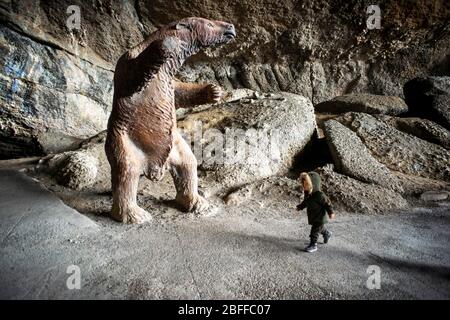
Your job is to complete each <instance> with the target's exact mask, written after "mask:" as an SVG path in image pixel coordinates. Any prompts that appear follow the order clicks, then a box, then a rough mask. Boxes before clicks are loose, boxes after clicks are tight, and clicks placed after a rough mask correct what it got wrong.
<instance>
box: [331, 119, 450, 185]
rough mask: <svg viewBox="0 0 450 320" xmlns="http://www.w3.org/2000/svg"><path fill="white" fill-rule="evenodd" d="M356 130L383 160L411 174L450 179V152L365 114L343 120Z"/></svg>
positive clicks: (342, 120) (373, 153)
mask: <svg viewBox="0 0 450 320" xmlns="http://www.w3.org/2000/svg"><path fill="white" fill-rule="evenodd" d="M339 121H341V122H343V123H345V124H346V125H347V126H348V127H349V128H350V129H352V130H353V131H354V132H355V133H356V134H357V135H358V136H359V138H360V139H361V140H362V141H363V142H364V144H365V145H366V147H367V148H368V149H369V150H370V152H371V154H372V155H374V156H375V157H376V158H377V159H378V161H379V162H381V163H383V164H385V165H386V166H387V167H388V168H389V169H391V170H395V171H399V172H403V173H405V174H410V175H419V176H421V177H425V178H430V179H437V180H444V181H450V151H449V150H446V149H445V148H443V147H440V146H438V145H436V144H433V143H430V142H427V141H425V140H422V139H419V138H417V137H415V136H413V135H410V134H407V133H404V132H402V131H399V130H397V129H396V128H394V127H393V126H390V125H389V124H387V123H385V122H383V121H380V120H377V119H376V118H375V117H373V116H371V115H369V114H365V113H350V114H348V115H346V116H345V117H342V118H341V119H339Z"/></svg>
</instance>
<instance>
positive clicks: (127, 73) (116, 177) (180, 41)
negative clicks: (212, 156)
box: [105, 18, 236, 223]
mask: <svg viewBox="0 0 450 320" xmlns="http://www.w3.org/2000/svg"><path fill="white" fill-rule="evenodd" d="M235 35H236V34H235V30H234V26H233V25H232V24H229V23H226V22H222V21H210V20H207V19H202V18H187V19H183V20H180V21H178V22H174V23H171V24H169V25H167V26H164V27H162V28H161V29H159V30H158V31H156V32H154V33H153V34H151V35H150V36H149V38H148V39H146V40H145V41H143V42H142V43H140V44H139V45H137V46H136V47H134V48H133V49H131V50H129V51H128V52H126V53H125V54H124V55H123V56H122V57H121V58H120V59H119V61H118V62H117V66H116V71H115V74H114V98H113V109H112V112H111V116H110V118H109V122H108V134H107V139H106V144H105V150H106V154H107V156H108V161H109V163H110V165H111V176H112V178H111V179H112V192H113V207H112V216H113V218H114V219H116V220H119V221H122V222H131V223H142V222H145V221H147V220H149V219H150V218H151V217H150V215H149V214H148V213H147V212H146V211H145V210H143V209H141V208H139V207H138V205H137V203H136V194H137V186H138V182H139V177H140V176H141V175H143V174H144V175H145V176H146V177H147V178H149V179H151V180H160V179H161V178H162V176H163V174H164V171H165V169H167V168H168V169H169V171H170V173H171V174H172V176H173V179H174V183H175V187H176V190H177V197H176V200H177V202H178V203H179V204H180V206H181V207H182V209H184V210H186V211H191V210H201V209H203V208H204V207H206V204H207V202H206V200H205V199H203V198H202V197H201V196H200V195H199V194H198V191H197V162H196V159H195V156H194V155H193V154H192V152H191V149H190V148H189V146H188V145H187V143H186V142H185V141H184V140H183V138H182V137H181V136H180V134H179V133H178V132H177V130H176V128H177V127H176V114H175V108H176V107H184V108H189V107H193V106H195V105H198V104H203V103H213V102H217V101H218V100H219V99H220V97H221V95H222V91H221V89H220V88H219V87H217V86H214V85H209V84H187V83H181V82H178V81H175V80H174V75H175V74H176V72H177V71H178V69H179V68H180V67H181V66H182V64H183V63H184V61H185V59H186V58H188V57H189V56H191V55H193V54H195V53H197V52H199V51H200V50H202V49H204V48H207V47H210V46H214V45H219V44H224V43H227V42H229V41H231V40H232V39H233V38H234V37H235Z"/></svg>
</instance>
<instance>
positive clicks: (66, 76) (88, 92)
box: [0, 26, 113, 158]
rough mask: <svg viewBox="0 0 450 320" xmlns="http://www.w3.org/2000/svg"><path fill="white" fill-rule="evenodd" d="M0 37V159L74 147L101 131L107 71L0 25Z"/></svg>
mask: <svg viewBox="0 0 450 320" xmlns="http://www.w3.org/2000/svg"><path fill="white" fill-rule="evenodd" d="M0 39H1V43H2V45H1V47H0V50H1V53H0V68H1V70H2V73H0V87H1V90H0V91H1V94H0V104H1V105H0V115H1V116H0V140H2V141H3V142H2V143H1V144H0V158H6V157H19V156H26V155H32V154H36V153H38V154H39V153H53V152H58V151H61V150H64V149H70V148H74V147H77V143H79V142H80V141H81V139H83V138H88V137H90V136H92V135H95V134H97V133H98V132H99V131H102V130H104V129H105V128H106V122H107V119H108V116H109V111H110V109H111V101H112V76H113V73H112V72H111V71H109V70H106V69H104V68H101V67H99V66H95V65H93V64H92V63H90V62H88V61H85V60H82V59H79V58H76V57H74V56H73V55H70V54H68V53H66V52H64V51H62V50H57V49H55V48H52V47H49V46H46V45H43V44H41V43H38V42H35V41H32V40H30V39H29V38H28V37H24V36H22V35H21V34H19V33H16V32H14V31H11V30H10V29H8V28H5V27H4V26H1V27H0ZM4 139H5V140H4Z"/></svg>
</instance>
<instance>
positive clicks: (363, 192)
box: [316, 166, 409, 213]
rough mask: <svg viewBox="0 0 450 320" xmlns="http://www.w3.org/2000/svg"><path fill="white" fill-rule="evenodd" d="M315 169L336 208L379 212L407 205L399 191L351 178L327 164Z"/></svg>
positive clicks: (361, 211)
mask: <svg viewBox="0 0 450 320" xmlns="http://www.w3.org/2000/svg"><path fill="white" fill-rule="evenodd" d="M316 171H317V173H319V174H320V176H321V178H322V182H323V191H324V192H325V193H326V194H327V196H328V197H329V198H330V200H331V201H332V203H333V204H334V205H335V207H336V208H337V209H338V210H343V211H348V212H360V213H381V212H386V211H395V210H399V209H404V208H407V207H408V206H409V205H408V202H407V201H406V200H405V199H404V198H403V196H402V195H401V194H400V193H397V192H395V191H393V190H390V189H388V188H386V187H382V186H379V185H375V184H368V183H364V182H361V181H358V180H355V179H352V178H350V177H347V176H345V175H342V174H339V173H337V172H335V171H333V169H332V167H329V166H327V167H322V168H319V169H317V170H316Z"/></svg>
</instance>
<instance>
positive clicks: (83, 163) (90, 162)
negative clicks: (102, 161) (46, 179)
mask: <svg viewBox="0 0 450 320" xmlns="http://www.w3.org/2000/svg"><path fill="white" fill-rule="evenodd" d="M50 167H52V168H53V175H54V176H55V177H56V178H57V180H58V182H59V183H60V184H61V185H63V186H66V187H69V188H71V189H75V190H83V189H84V188H86V187H89V186H91V185H93V184H94V183H95V182H96V180H97V172H98V160H97V158H96V157H94V156H92V155H90V154H89V153H88V152H84V151H83V150H82V151H71V152H65V153H63V154H59V155H56V156H55V157H54V158H52V159H51V160H50Z"/></svg>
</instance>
